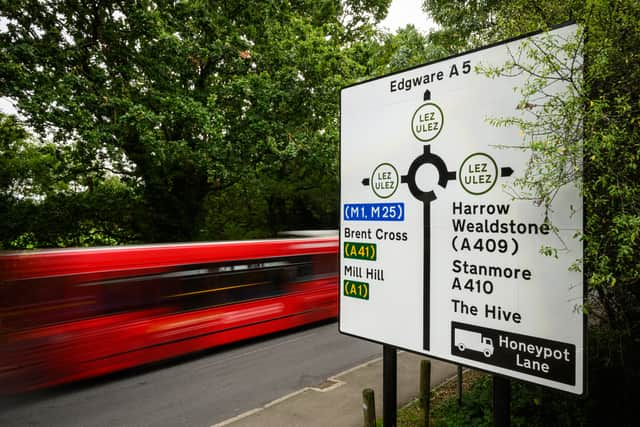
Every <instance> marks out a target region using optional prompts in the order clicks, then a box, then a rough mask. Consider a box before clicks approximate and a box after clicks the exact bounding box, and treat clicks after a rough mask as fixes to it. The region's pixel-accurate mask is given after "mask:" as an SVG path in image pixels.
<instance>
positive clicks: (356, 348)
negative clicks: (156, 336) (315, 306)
mask: <svg viewBox="0 0 640 427" xmlns="http://www.w3.org/2000/svg"><path fill="white" fill-rule="evenodd" d="M337 329H338V325H337V323H335V322H332V323H325V324H321V325H316V326H313V327H307V328H303V329H298V330H295V331H293V332H288V333H281V334H278V335H274V336H270V337H268V338H261V339H257V340H252V341H248V342H244V343H240V344H235V345H232V346H225V347H222V348H217V349H214V350H208V351H206V352H202V353H199V354H197V355H191V356H188V357H182V358H180V359H177V360H173V361H170V362H163V363H160V364H155V365H152V366H149V367H144V368H136V369H134V370H129V371H125V372H123V373H116V374H112V375H109V376H106V377H101V378H98V379H92V380H89V381H84V382H80V383H76V384H71V385H67V386H62V387H57V388H54V389H50V390H46V391H40V392H36V393H31V394H27V395H21V396H12V397H9V398H0V399H2V400H0V425H1V426H5V427H6V426H65V427H70V426H83V427H92V426H104V427H107V426H109V427H111V426H206V427H209V426H211V425H212V424H215V423H216V422H220V421H223V420H225V419H228V418H231V417H234V416H236V415H238V414H240V413H243V412H245V411H247V410H250V409H253V408H256V407H260V406H262V405H264V404H266V403H268V402H270V401H272V400H274V399H277V398H279V397H282V396H284V395H287V394H289V393H292V392H294V391H296V390H299V389H300V388H303V387H307V386H314V385H319V384H321V383H322V382H323V381H324V380H325V379H327V378H328V377H329V376H332V375H334V374H336V373H338V372H341V371H344V370H346V369H348V368H350V367H353V366H355V365H358V364H361V363H363V362H365V361H368V360H371V359H373V358H375V357H378V356H380V355H381V352H382V349H381V346H380V345H376V344H372V343H368V342H365V341H362V340H358V339H356V338H351V337H346V336H342V335H340V334H339V333H338V331H337Z"/></svg>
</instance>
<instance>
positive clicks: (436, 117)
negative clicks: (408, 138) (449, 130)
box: [411, 102, 444, 142]
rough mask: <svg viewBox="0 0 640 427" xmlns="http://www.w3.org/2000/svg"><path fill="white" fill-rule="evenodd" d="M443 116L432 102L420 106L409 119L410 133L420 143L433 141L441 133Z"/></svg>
mask: <svg viewBox="0 0 640 427" xmlns="http://www.w3.org/2000/svg"><path fill="white" fill-rule="evenodd" d="M443 125H444V115H443V114H442V110H441V109H440V107H438V106H437V105H436V104H434V103H433V102H427V103H425V104H422V105H421V106H420V107H418V109H417V110H416V112H415V113H413V117H412V118H411V132H413V136H415V137H416V138H418V139H419V140H420V141H422V142H428V141H431V140H432V139H434V138H435V137H436V136H438V135H439V134H440V131H442V126H443Z"/></svg>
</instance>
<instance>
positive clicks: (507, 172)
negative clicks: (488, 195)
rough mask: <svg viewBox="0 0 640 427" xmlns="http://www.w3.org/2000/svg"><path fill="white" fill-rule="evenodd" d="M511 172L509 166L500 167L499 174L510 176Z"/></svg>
mask: <svg viewBox="0 0 640 427" xmlns="http://www.w3.org/2000/svg"><path fill="white" fill-rule="evenodd" d="M512 174H513V169H511V168H510V167H509V166H507V167H505V168H500V176H511V175H512Z"/></svg>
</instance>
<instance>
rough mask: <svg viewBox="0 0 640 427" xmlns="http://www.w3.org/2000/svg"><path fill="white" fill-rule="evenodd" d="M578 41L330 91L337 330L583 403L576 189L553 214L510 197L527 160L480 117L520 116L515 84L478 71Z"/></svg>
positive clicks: (517, 80) (512, 46)
mask: <svg viewBox="0 0 640 427" xmlns="http://www.w3.org/2000/svg"><path fill="white" fill-rule="evenodd" d="M575 31H576V27H575V26H565V27H561V28H559V29H556V30H554V31H552V32H550V33H544V34H538V35H535V36H532V37H530V38H523V39H518V40H513V41H509V42H506V43H503V44H500V45H496V46H492V47H488V48H485V49H482V50H478V51H475V52H471V53H468V54H465V55H461V56H458V57H454V58H450V59H446V60H443V61H439V62H436V63H432V64H427V65H424V66H422V67H417V68H414V69H411V70H408V71H404V72H401V73H397V74H392V75H388V76H384V77H382V78H378V79H375V80H371V81H367V82H363V83H360V84H357V85H353V86H350V87H347V88H344V89H343V90H342V92H341V166H340V169H341V171H340V180H341V204H340V206H341V221H340V236H341V257H340V270H341V272H340V274H341V278H340V280H341V281H340V284H341V291H340V331H341V332H342V333H345V334H349V335H354V336H357V337H361V338H365V339H369V340H373V341H377V342H381V343H385V344H389V345H394V346H397V347H399V348H404V349H407V350H410V351H414V352H418V353H423V354H425V355H428V356H432V357H437V358H440V359H444V360H448V361H452V362H455V363H460V364H464V365H467V366H473V367H477V368H479V369H483V370H486V371H490V372H494V373H497V374H502V375H507V376H510V377H514V378H518V379H522V380H525V381H530V382H534V383H538V384H541V385H545V386H548V387H552V388H555V389H560V390H564V391H567V392H570V393H574V394H582V393H583V392H584V385H583V370H584V365H583V360H584V343H583V331H584V316H583V314H582V311H581V306H582V303H583V277H582V273H580V272H577V271H574V270H573V269H571V268H570V267H571V266H572V265H573V264H574V263H575V262H576V260H578V259H580V258H581V257H582V244H581V242H580V241H579V240H578V239H576V238H575V237H574V235H575V234H576V233H577V232H581V230H582V199H581V197H580V195H579V191H578V188H577V186H575V185H567V186H565V187H564V188H562V189H561V191H560V193H559V194H558V195H557V196H556V198H555V200H554V202H553V205H552V206H551V209H550V210H549V211H545V209H544V207H542V206H538V205H536V204H534V203H532V202H531V201H528V200H523V199H518V198H514V197H513V196H514V194H515V191H516V190H514V189H515V187H514V180H515V179H516V178H517V177H521V176H523V174H524V173H525V171H526V170H527V165H528V163H529V161H530V156H531V152H530V151H528V150H525V149H521V148H517V147H520V146H522V144H523V136H522V135H521V134H520V131H519V129H518V128H515V127H495V126H492V125H491V124H490V123H489V119H491V118H506V117H513V116H521V115H526V114H528V112H527V111H526V110H521V109H518V108H517V106H518V104H519V103H520V96H519V94H518V92H517V91H515V90H514V88H517V87H522V86H523V85H524V84H525V82H526V79H527V75H526V73H522V74H519V75H517V76H514V77H499V78H493V79H491V78H488V77H486V76H485V75H483V74H481V73H478V72H476V67H478V66H485V67H486V66H500V65H502V64H504V63H505V62H507V61H509V60H511V59H512V58H513V55H514V54H517V52H520V49H521V48H522V46H523V43H530V42H532V41H534V42H535V41H537V40H540V38H542V37H545V38H550V37H551V38H554V37H555V38H558V39H569V38H570V37H572V35H573V34H574V33H575ZM569 60H572V61H575V60H576V59H575V58H567V61H569ZM577 60H581V59H580V58H577ZM563 89H564V88H563V84H562V83H559V82H558V83H555V84H554V85H552V86H551V87H550V88H548V90H550V91H553V94H561V93H563ZM547 218H548V221H547ZM543 247H551V248H557V249H558V251H557V257H554V256H546V255H544V254H542V253H541V248H543Z"/></svg>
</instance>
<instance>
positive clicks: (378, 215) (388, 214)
mask: <svg viewBox="0 0 640 427" xmlns="http://www.w3.org/2000/svg"><path fill="white" fill-rule="evenodd" d="M404 211H405V210H404V203H401V202H398V203H348V204H345V205H344V207H343V212H344V220H345V221H404Z"/></svg>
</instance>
